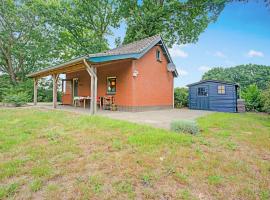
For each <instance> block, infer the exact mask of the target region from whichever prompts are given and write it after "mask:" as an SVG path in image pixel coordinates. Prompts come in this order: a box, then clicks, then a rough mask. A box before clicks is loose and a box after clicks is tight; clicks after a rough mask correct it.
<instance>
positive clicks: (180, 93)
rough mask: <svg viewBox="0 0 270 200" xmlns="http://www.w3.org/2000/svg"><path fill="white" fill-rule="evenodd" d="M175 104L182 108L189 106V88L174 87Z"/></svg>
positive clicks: (176, 106)
mask: <svg viewBox="0 0 270 200" xmlns="http://www.w3.org/2000/svg"><path fill="white" fill-rule="evenodd" d="M174 106H175V108H182V107H187V106H188V88H179V87H177V88H175V89H174Z"/></svg>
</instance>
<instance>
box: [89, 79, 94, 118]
mask: <svg viewBox="0 0 270 200" xmlns="http://www.w3.org/2000/svg"><path fill="white" fill-rule="evenodd" d="M94 84H95V79H94V76H93V75H92V76H91V101H90V102H91V103H90V113H91V114H94V112H95V109H94V98H95V96H94V94H95V91H94V90H95V86H94Z"/></svg>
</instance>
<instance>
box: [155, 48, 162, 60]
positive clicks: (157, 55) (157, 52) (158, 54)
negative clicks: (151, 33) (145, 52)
mask: <svg viewBox="0 0 270 200" xmlns="http://www.w3.org/2000/svg"><path fill="white" fill-rule="evenodd" d="M156 59H157V61H161V57H160V51H159V50H157V51H156Z"/></svg>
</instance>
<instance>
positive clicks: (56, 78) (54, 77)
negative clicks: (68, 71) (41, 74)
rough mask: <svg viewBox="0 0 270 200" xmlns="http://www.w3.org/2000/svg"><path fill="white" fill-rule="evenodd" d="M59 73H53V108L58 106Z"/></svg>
mask: <svg viewBox="0 0 270 200" xmlns="http://www.w3.org/2000/svg"><path fill="white" fill-rule="evenodd" d="M58 77H59V75H58V74H53V75H52V78H53V108H56V107H57V81H58Z"/></svg>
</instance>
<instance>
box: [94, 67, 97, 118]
mask: <svg viewBox="0 0 270 200" xmlns="http://www.w3.org/2000/svg"><path fill="white" fill-rule="evenodd" d="M94 73H95V84H94V89H95V90H94V96H95V98H94V113H96V112H97V84H98V83H97V80H98V79H97V68H96V67H94Z"/></svg>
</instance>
